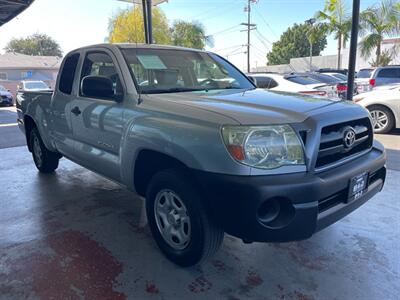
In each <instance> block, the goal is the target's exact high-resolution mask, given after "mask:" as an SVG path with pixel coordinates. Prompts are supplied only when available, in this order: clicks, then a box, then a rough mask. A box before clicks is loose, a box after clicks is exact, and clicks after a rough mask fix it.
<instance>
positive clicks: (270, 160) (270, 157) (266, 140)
mask: <svg viewBox="0 0 400 300" xmlns="http://www.w3.org/2000/svg"><path fill="white" fill-rule="evenodd" d="M222 137H223V140H224V143H225V145H226V148H227V149H228V151H229V153H230V154H231V156H232V157H233V158H234V159H235V160H237V161H239V162H240V163H243V164H245V165H248V166H251V167H255V168H261V169H273V168H278V167H280V166H284V165H304V153H303V147H302V144H301V142H300V141H299V139H298V137H297V135H296V133H295V132H294V130H293V129H292V127H290V126H289V125H271V126H224V127H223V128H222Z"/></svg>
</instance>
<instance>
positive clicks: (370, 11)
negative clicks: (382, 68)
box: [360, 0, 400, 65]
mask: <svg viewBox="0 0 400 300" xmlns="http://www.w3.org/2000/svg"><path fill="white" fill-rule="evenodd" d="M360 25H361V34H364V37H363V38H362V40H361V45H360V46H361V47H360V50H361V55H362V56H364V57H366V58H368V57H369V56H370V55H371V54H372V52H373V50H374V49H376V51H375V54H376V59H375V63H376V64H377V65H380V64H381V55H382V49H381V44H382V40H383V39H384V37H385V36H389V37H390V36H397V35H398V34H400V5H399V3H398V2H394V1H393V0H383V1H382V2H381V3H380V4H379V5H377V6H373V7H369V8H367V9H366V10H364V11H363V12H362V13H361V14H360Z"/></svg>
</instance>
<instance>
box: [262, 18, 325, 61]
mask: <svg viewBox="0 0 400 300" xmlns="http://www.w3.org/2000/svg"><path fill="white" fill-rule="evenodd" d="M310 40H311V41H313V48H312V54H313V56H317V55H320V54H321V52H322V50H324V49H325V47H326V44H327V41H326V32H325V30H324V29H323V27H322V26H320V25H315V28H314V29H312V30H311V31H310V25H307V24H294V25H293V26H292V27H289V28H288V29H287V30H286V31H285V32H284V33H283V34H282V35H281V37H280V39H279V41H277V42H275V43H273V45H272V51H271V52H269V53H268V54H267V58H268V65H278V64H288V63H289V62H290V59H291V58H295V57H306V56H308V55H310Z"/></svg>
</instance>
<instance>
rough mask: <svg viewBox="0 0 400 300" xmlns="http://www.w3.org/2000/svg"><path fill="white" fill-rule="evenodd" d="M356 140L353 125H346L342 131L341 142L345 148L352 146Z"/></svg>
mask: <svg viewBox="0 0 400 300" xmlns="http://www.w3.org/2000/svg"><path fill="white" fill-rule="evenodd" d="M355 141H356V132H355V131H354V128H353V127H348V128H346V129H345V130H344V133H343V144H344V147H345V148H351V147H353V145H354V143H355Z"/></svg>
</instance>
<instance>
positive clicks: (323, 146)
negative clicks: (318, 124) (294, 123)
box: [315, 118, 373, 169]
mask: <svg viewBox="0 0 400 300" xmlns="http://www.w3.org/2000/svg"><path fill="white" fill-rule="evenodd" d="M372 140H373V134H372V126H371V122H370V120H369V118H364V119H359V120H353V121H349V122H344V123H339V124H335V125H330V126H326V127H324V128H322V131H321V141H320V145H319V151H318V157H317V162H316V164H315V168H316V169H318V168H322V167H326V166H328V165H330V164H333V163H335V162H338V161H340V160H342V159H345V158H347V157H349V156H352V155H354V154H357V153H360V152H363V151H365V150H368V149H370V148H371V147H372Z"/></svg>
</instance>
